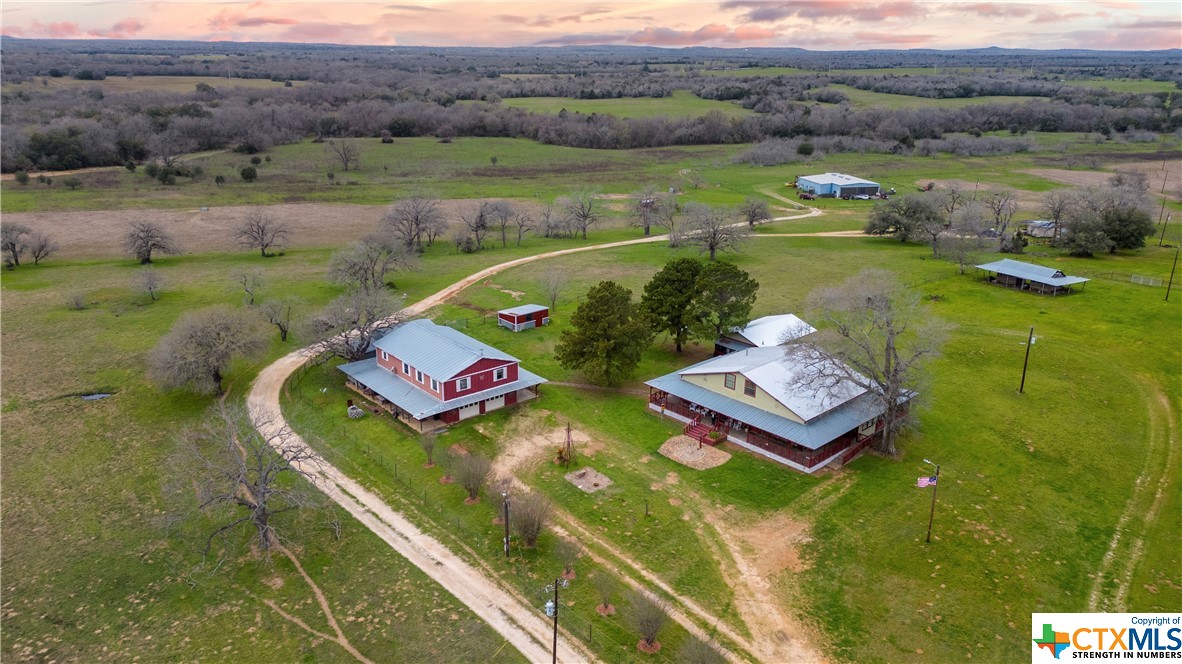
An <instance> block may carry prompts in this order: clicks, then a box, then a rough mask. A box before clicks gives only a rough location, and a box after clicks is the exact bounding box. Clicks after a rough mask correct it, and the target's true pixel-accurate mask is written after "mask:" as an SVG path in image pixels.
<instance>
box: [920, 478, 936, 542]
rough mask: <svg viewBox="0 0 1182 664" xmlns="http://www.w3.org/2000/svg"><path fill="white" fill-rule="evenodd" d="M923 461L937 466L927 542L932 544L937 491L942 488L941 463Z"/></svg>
mask: <svg viewBox="0 0 1182 664" xmlns="http://www.w3.org/2000/svg"><path fill="white" fill-rule="evenodd" d="M923 462H924V463H928V464H931V465H933V466H935V467H936V481H935V482H933V485H934V486H933V487H932V512H931V514H929V515H928V538H927V543H928V544H931V543H932V521H934V520H935V519H936V492H937V491H939V490H940V464H938V463H932V462H931V461H928V460H927V459H924V460H923Z"/></svg>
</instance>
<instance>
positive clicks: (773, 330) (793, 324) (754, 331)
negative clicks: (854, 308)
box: [728, 314, 817, 346]
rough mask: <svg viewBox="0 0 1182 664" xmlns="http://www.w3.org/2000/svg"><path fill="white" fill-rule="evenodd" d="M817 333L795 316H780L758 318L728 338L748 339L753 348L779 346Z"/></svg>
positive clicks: (736, 330) (736, 329)
mask: <svg viewBox="0 0 1182 664" xmlns="http://www.w3.org/2000/svg"><path fill="white" fill-rule="evenodd" d="M816 331H817V329H816V328H815V327H813V326H812V325H809V324H808V323H806V322H804V321H803V320H801V319H799V318H797V317H796V316H795V315H793V314H779V315H776V316H764V317H763V318H756V319H755V320H753V321H751V322H750V323H747V325H746V326H745V327H742V328H735V330H734V331H733V332H731V334H730V335H728V336H737V337H740V338H742V339H746V340H747V342H748V343H750V344H751V345H752V346H779V345H781V344H783V343H784V342H786V341H792V340H793V339H799V338H800V337H803V336H805V335H806V334H812V333H813V332H816Z"/></svg>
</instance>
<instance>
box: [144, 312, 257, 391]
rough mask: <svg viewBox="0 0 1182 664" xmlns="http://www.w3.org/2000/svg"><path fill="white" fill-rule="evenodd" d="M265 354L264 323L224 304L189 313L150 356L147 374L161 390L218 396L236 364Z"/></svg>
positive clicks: (165, 336)
mask: <svg viewBox="0 0 1182 664" xmlns="http://www.w3.org/2000/svg"><path fill="white" fill-rule="evenodd" d="M266 349H267V339H266V334H265V332H264V331H263V329H262V321H260V320H259V319H258V317H256V316H254V315H253V314H251V313H249V312H247V311H245V310H243V309H237V308H234V307H229V306H226V305H216V306H213V307H208V308H205V309H198V310H196V311H190V312H188V313H186V314H184V315H183V316H181V318H180V320H178V321H177V322H176V324H174V325H173V326H172V329H171V330H169V331H168V334H166V335H164V338H162V339H161V340H160V343H158V344H157V345H156V347H155V348H154V349H153V350H152V352H151V353H150V354H149V355H148V374H149V376H150V377H151V378H152V380H154V381H155V382H156V383H157V384H159V385H160V386H161V387H164V388H178V387H187V388H189V389H191V390H193V391H194V392H197V393H198V394H213V393H216V394H222V374H223V373H224V372H225V371H226V370H227V369H228V368H229V367H230V363H231V362H232V361H234V360H235V359H238V358H241V357H245V358H255V357H258V356H259V355H260V354H262V353H263V352H264V351H265V350H266Z"/></svg>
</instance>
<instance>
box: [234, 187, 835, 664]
mask: <svg viewBox="0 0 1182 664" xmlns="http://www.w3.org/2000/svg"><path fill="white" fill-rule="evenodd" d="M818 214H821V211H820V210H817V209H815V208H810V212H809V213H807V214H805V215H801V216H800V217H788V218H790V219H791V218H803V217H805V216H816V215H818ZM667 240H668V236H665V235H655V236H650V237H644V238H638V239H634V240H623V241H620V242H609V243H605V244H598V245H592V246H587V247H576V248H572V249H563V250H559V251H551V252H547V253H543V254H537V255H535V256H527V257H524V258H518V259H516V260H511V261H507V262H504V263H500V264H498V265H493V266H491V267H488V268H485V269H483V270H480V271H479V272H476V273H474V274H471V275H469V276H467V277H465V278H464V279H461V280H460V281H457V282H456V283H454V284H452V285H450V286H448V287H446V288H444V289H443V290H440V291H438V292H436V293H434V294H432V295H429V296H427V297H425V298H423V299H422V300H420V301H418V302H416V303H414V304H412V305H410V306H408V307H406V308H405V309H403V310H402V311H401V312H400V315H402V316H406V315H412V316H413V315H421V314H423V313H425V312H426V311H428V310H429V309H431V308H432V307H435V306H438V305H439V304H442V303H443V302H446V301H447V300H448V299H450V298H452V297H454V296H455V295H456V294H458V293H460V292H461V291H463V290H464V289H465V288H467V287H468V286H471V285H472V284H475V283H478V282H480V281H483V280H484V279H487V278H489V277H491V276H493V275H495V274H498V273H500V272H503V271H505V270H508V269H510V268H513V267H517V266H519V265H526V264H528V263H532V262H534V261H539V260H543V259H548V258H555V257H558V256H566V255H569V254H576V253H581V252H585V251H599V250H602V249H611V248H615V247H627V246H632V245H637V244H645V243H649V242H665V241H667ZM314 353H315V350H314V349H313V348H311V347H309V348H302V349H300V350H297V351H294V352H292V353H289V354H287V355H285V356H283V357H281V358H279V359H278V360H276V361H275V362H274V363H272V364H271V365H269V366H267V367H266V368H264V369H263V370H262V371H261V372H259V375H258V377H257V378H255V381H254V383H253V384H252V385H251V388H250V392H249V393H248V395H247V399H246V403H247V407H248V408H249V410H250V412H251V415H252V417H254V418H255V420H256V421H258V422H264V423H265V424H263V425H262V429H264V430H263V431H262V433H263V434H264V435H265V436H267V438H268V439H270V440H275V441H277V442H278V441H279V440H282V438H281V437H279V436H276V434H277V433H278V431H279V430H280V429H283V428H285V427H287V422H286V421H285V420H284V419H283V415H282V411H281V409H280V406H279V395H280V391H281V390H282V389H283V385H284V384H285V383H286V382H287V379H288V378H289V377H290V376H291V375H292V374H293V373H295V372H296V370H298V369H299V368H300V367H301V366H303V364H304V363H305V362H306V361H307V360H308V359H310V358H311V356H312V355H313V354H314ZM287 428H290V427H287ZM287 442H288V443H289V444H295V445H301V446H303V447H305V448H308V449H310V447H309V446H308V445H307V443H306V442H305V441H304V440H303V439H302V438H301V437H300V436H299V435H298V434H296V433H295V432H292V433H291V435H290V436H288V438H287ZM304 466H305V467H303V468H301V469H302V470H304V471H306V472H307V473H308V475H309V477H311V478H312V482H313V484H314V485H315V486H316V488H318V489H319V490H321V491H322V492H324V494H325V495H327V496H328V497H329V498H331V499H332V500H333V501H334V502H336V503H337V504H338V505H340V506H341V507H342V508H344V509H345V510H346V511H347V512H349V513H350V514H352V515H353V516H354V517H355V518H356V519H357V520H358V521H360V522H361V523H362V524H364V525H365V526H366V527H368V528H369V529H370V530H371V531H373V532H374V533H375V534H376V535H378V536H379V537H381V538H382V540H384V541H385V542H386V543H387V544H389V545H390V547H391V548H393V549H394V550H395V551H397V552H398V553H399V554H401V555H402V556H403V557H405V558H406V559H407V560H409V561H410V562H411V563H413V564H414V565H415V566H416V567H418V568H419V569H421V570H423V572H425V573H426V574H427V575H428V576H429V577H431V578H432V579H433V580H435V581H436V582H437V583H439V584H440V585H441V586H443V588H444V589H445V590H447V591H448V592H450V593H451V594H452V595H454V596H455V597H456V598H457V599H459V600H460V601H461V602H463V603H464V604H465V605H466V606H468V608H469V609H471V610H472V611H473V613H475V614H476V615H477V616H479V617H480V618H481V619H482V620H484V621H485V622H487V623H488V624H489V626H490V627H492V628H493V629H494V630H496V631H497V633H499V634H501V635H502V636H503V637H505V639H506V640H507V641H508V642H509V643H511V644H512V645H513V647H515V648H517V649H518V650H519V651H520V652H521V653H522V654H523V655H525V657H526V658H527V659H529V660H531V661H544V660H545V659H547V658H548V657H549V654H550V653H549V648H548V647H547V646H546V644H548V643H549V634H550V625H549V624H548V623H547V621H546V620H544V619H543V618H542V614H540V613H539V612H538V611H537V610H536V609H535V608H534V607H531V606H528V605H526V604H525V603H524V602H522V601H521V600H519V599H518V598H516V597H515V596H513V595H510V594H508V593H506V592H505V591H504V589H502V588H500V587H499V586H498V585H497V583H496V582H495V581H493V580H491V579H489V578H488V577H486V576H485V575H483V574H481V573H480V571H479V570H477V569H476V568H474V567H472V566H471V565H469V564H467V563H465V562H464V561H463V560H461V559H460V558H459V557H458V556H456V555H455V554H454V553H452V552H451V550H450V549H448V548H447V547H446V546H444V545H443V544H442V543H441V542H439V541H438V540H436V539H435V538H433V537H430V536H429V535H427V534H425V533H423V532H422V531H421V530H419V528H418V527H416V526H415V525H414V524H412V523H411V522H410V521H409V520H407V519H406V517H404V516H403V515H402V514H400V513H398V512H395V511H394V509H393V508H391V507H390V506H389V505H388V504H386V503H385V502H384V501H383V500H382V499H381V498H379V497H378V496H377V495H375V494H373V493H371V492H370V491H368V490H366V489H365V488H363V487H362V486H361V485H360V484H358V483H357V482H355V481H354V480H352V479H350V478H349V477H347V476H346V475H344V474H343V473H341V471H339V470H338V469H337V468H335V467H334V466H333V465H331V464H329V463H328V462H327V461H325V460H324V459H322V458H319V457H316V461H315V463H314V464H304ZM566 516H567V517H568V518H569V515H566ZM572 525H577V524H574V523H573V520H572ZM583 533H584V534H585V535H586V536H587V537H588V538H589V539H594V540H596V541H600V540H599V539H598V538H597V537H595V536H594V535H593V534H591V533H590V532H587V531H585V530H584V531H583ZM601 544H602V545H603V546H604V547H605V548H607V549H608V550H610V551H611V553H612V554H613V555H614V556H616V557H618V558H619V560H620V561H621V562H623V563H626V564H628V566H629V567H632V568H633V569H635V570H637V572H639V573H640V575H641V576H642V577H643V578H645V580H646V581H647V582H649V583H652V584H654V585H656V586H658V587H660V588H661V589H662V590H663V591H665V592H667V593H669V594H670V595H671V596H673V597H675V598H676V599H678V600H679V601H680V602H681V603H682V605H683V606H684V607H685V608H686V609H687V610H688V611H690V612H692V613H694V614H696V615H697V616H698V617H699V618H700V619H702V620H704V621H706V622H707V623H708V624H712V625H714V626H715V629H717V631H718V632H719V633H722V634H725V635H726V636H727V637H728V638H731V639H732V640H733V641H735V642H736V643H740V644H744V647H748V648H749V649H750V650H751V651H752V652H758V650H757V649H755V648H751V647H750V646H751V644H750V643H749V641H748V640H747V639H745V638H743V637H742V636H741V635H739V634H738V633H736V632H735V631H734V630H732V629H731V628H730V627H729V626H727V625H726V624H724V623H722V622H721V621H720V620H719V619H718V618H716V617H715V616H713V615H711V614H710V613H708V612H706V611H705V610H703V609H702V608H701V607H700V606H698V605H697V604H696V603H695V602H693V600H691V599H689V598H686V597H682V596H680V595H677V594H676V593H674V592H673V591H672V589H671V588H669V587H668V585H667V584H665V583H664V582H663V581H662V580H661V579H660V578H658V577H657V576H656V575H655V574H653V573H652V572H649V571H647V570H644V569H643V568H641V567H639V566H637V565H635V564H634V563H632V561H631V560H629V559H628V558H627V557H626V556H624V555H622V554H620V553H619V551H616V550H615V549H614V548H612V547H610V545H607V543H606V542H601ZM631 583H634V584H636V585H637V586H639V584H637V583H636V582H635V581H631ZM673 613H674V618H675V619H678V618H679V622H682V624H683V625H685V626H686V627H687V629H690V631H691V632H693V633H694V634H698V635H700V636H703V637H704V636H705V634H704V633H703V632H702V630H701V629H700V628H699V627H697V625H696V624H695V623H694V622H693V621H691V620H689V619H687V618H686V617H685V616H684V615H680V612H678V611H674V612H673ZM559 659H560V660H561V661H567V662H573V661H593V660H594V656H593V655H592V654H591V653H590V652H588V651H587V650H585V649H584V648H583V646H582V644H581V643H578V642H572V641H571V640H569V639H566V638H560V639H559ZM818 659H819V656H816V655H815V653H812V652H810V651H804V650H802V651H801V653H800V657H799V658H794V659H793V660H791V661H802V662H811V661H817V660H818ZM766 661H771V660H766Z"/></svg>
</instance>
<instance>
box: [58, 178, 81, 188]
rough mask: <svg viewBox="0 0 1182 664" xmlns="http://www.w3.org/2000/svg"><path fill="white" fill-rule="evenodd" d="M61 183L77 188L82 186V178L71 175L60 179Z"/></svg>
mask: <svg viewBox="0 0 1182 664" xmlns="http://www.w3.org/2000/svg"><path fill="white" fill-rule="evenodd" d="M62 184H64V185H66V187H68V188H70V189H77V188H79V187H81V186H82V178H80V177H76V176H73V175H71V176H70V177H68V178H66V179H64V180H62Z"/></svg>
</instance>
